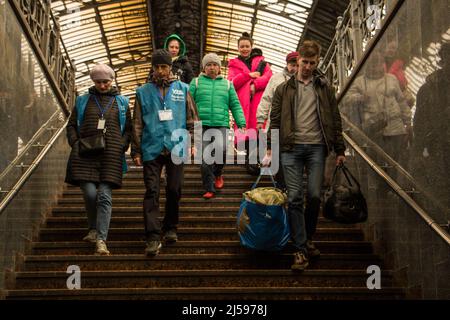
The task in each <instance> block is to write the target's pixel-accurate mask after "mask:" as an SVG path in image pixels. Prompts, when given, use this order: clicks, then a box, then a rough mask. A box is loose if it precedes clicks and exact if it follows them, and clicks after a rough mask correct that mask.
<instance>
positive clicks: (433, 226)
mask: <svg viewBox="0 0 450 320" xmlns="http://www.w3.org/2000/svg"><path fill="white" fill-rule="evenodd" d="M343 136H344V138H345V140H346V141H347V142H348V143H349V144H350V146H351V147H352V148H353V150H355V151H356V152H357V153H358V154H359V155H360V156H361V158H363V159H364V161H366V162H367V164H368V165H369V166H370V168H371V169H372V170H373V171H375V173H377V174H378V175H379V176H380V177H381V178H382V179H383V180H384V181H385V182H386V183H387V184H388V185H389V186H390V187H391V188H392V189H393V190H394V191H395V192H396V193H397V194H398V195H399V196H400V198H402V199H403V200H404V201H405V202H406V204H407V205H408V206H409V207H410V208H412V209H413V210H414V211H416V213H417V214H418V215H419V216H420V217H421V218H422V219H423V220H425V222H426V223H427V224H428V226H429V227H430V228H431V229H432V230H433V231H434V232H436V233H437V235H438V236H439V237H441V238H442V239H443V240H444V241H445V242H446V243H447V244H448V245H449V246H450V234H449V233H448V232H447V231H445V229H443V228H442V227H441V226H440V225H439V224H438V223H437V222H436V221H435V220H434V219H433V218H431V217H430V216H429V215H428V214H427V213H426V211H425V210H424V209H422V207H420V206H419V205H418V204H417V202H415V201H414V200H413V199H412V198H411V197H410V196H409V195H408V194H407V193H406V192H405V191H404V190H403V189H402V188H401V187H400V186H399V185H398V184H397V183H396V182H395V180H394V179H392V178H391V177H390V176H389V175H388V174H386V172H385V171H384V170H383V169H382V168H381V167H380V166H379V165H377V164H376V163H375V162H374V161H373V160H372V158H371V157H369V156H368V155H367V153H365V152H364V151H363V150H362V149H361V148H360V147H359V146H358V145H357V144H356V142H355V141H354V140H353V139H352V138H350V137H349V136H348V135H347V134H346V133H345V132H344V133H343Z"/></svg>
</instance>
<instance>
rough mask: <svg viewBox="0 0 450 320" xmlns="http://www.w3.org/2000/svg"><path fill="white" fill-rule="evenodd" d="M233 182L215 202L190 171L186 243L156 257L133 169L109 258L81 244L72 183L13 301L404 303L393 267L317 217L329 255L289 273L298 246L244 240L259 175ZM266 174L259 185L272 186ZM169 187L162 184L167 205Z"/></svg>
mask: <svg viewBox="0 0 450 320" xmlns="http://www.w3.org/2000/svg"><path fill="white" fill-rule="evenodd" d="M224 172H225V174H224V179H225V187H224V189H222V190H221V191H220V192H219V193H218V194H217V197H216V198H214V199H212V200H204V199H203V198H201V195H202V193H203V189H202V186H201V178H200V169H199V167H198V166H194V165H187V166H186V167H185V182H184V188H183V197H182V200H181V206H180V224H179V232H178V236H179V240H178V242H176V243H174V244H168V245H163V248H162V250H161V253H160V254H159V255H158V256H156V257H153V258H152V257H146V256H145V255H144V248H145V243H144V237H143V233H144V228H143V216H142V200H143V195H144V192H145V189H144V184H143V180H142V176H143V174H142V169H141V168H133V167H132V168H130V170H129V172H128V173H127V174H126V176H125V178H124V185H123V188H122V189H120V190H114V191H113V212H112V220H111V228H110V232H109V237H108V241H107V244H108V249H109V250H110V251H111V254H112V255H111V256H95V255H93V252H94V248H95V245H94V244H92V243H86V242H83V241H81V239H82V238H83V236H84V235H85V234H86V232H87V230H86V225H87V222H86V216H85V213H84V204H83V200H82V196H81V192H80V190H79V188H75V187H67V188H66V190H65V192H64V195H63V197H62V198H61V199H60V200H59V203H58V205H57V206H56V207H55V208H54V209H53V213H52V215H51V217H49V218H48V219H47V220H46V223H45V225H44V226H43V227H42V228H41V231H40V235H39V238H38V239H36V241H34V242H33V244H32V251H31V252H29V254H27V255H25V256H24V258H23V259H24V261H23V263H22V264H21V267H20V270H16V272H15V275H14V276H15V281H14V282H15V283H12V284H10V287H9V288H8V289H9V290H7V297H6V298H7V299H158V300H164V299H173V300H174V299H177V300H178V299H188V300H194V299H208V300H215V299H233V300H236V299H308V300H310V299H401V298H403V297H404V293H403V290H402V289H401V288H398V287H396V286H395V283H394V281H393V277H392V272H391V271H389V270H385V269H384V268H383V261H380V258H379V257H378V256H376V255H375V254H373V251H372V246H371V243H370V242H367V241H364V238H363V233H362V231H361V230H359V229H358V228H357V227H355V226H352V225H350V226H348V225H339V224H336V223H332V222H329V221H326V220H324V219H323V218H319V225H318V229H317V234H316V238H315V240H316V241H315V243H316V246H317V247H318V248H319V249H320V251H321V252H322V255H321V257H320V258H319V259H317V260H315V261H314V260H313V261H311V263H310V267H309V268H308V269H307V270H305V271H304V272H303V273H295V272H292V271H291V270H290V265H291V263H292V260H293V257H292V253H293V248H292V247H291V246H290V245H289V244H288V246H287V247H286V248H285V250H283V252H280V253H276V254H273V253H272V254H269V253H256V252H252V251H250V250H247V249H245V248H243V247H241V246H240V243H239V240H238V236H237V231H236V226H235V225H236V214H237V211H238V208H239V204H240V200H241V197H242V192H244V191H246V190H248V189H249V187H250V186H251V184H252V182H253V181H254V179H255V177H252V176H250V175H248V174H247V173H246V171H245V169H244V167H243V166H239V165H229V166H226V167H225V171H224ZM269 184H270V180H269V179H267V180H264V181H262V182H261V183H260V186H264V185H269ZM164 194H165V190H164V187H162V190H161V196H162V198H163V199H162V201H161V208H162V212H163V210H164V209H163V208H164V202H165V199H164ZM70 265H77V266H79V267H80V269H81V289H79V290H69V289H67V286H66V281H67V278H68V277H69V276H70V274H68V273H66V271H67V267H68V266H70ZM369 265H378V266H380V268H381V270H382V278H381V287H382V289H380V290H369V289H367V287H366V281H367V278H368V277H369V276H370V275H369V274H367V273H366V269H367V267H368V266H369Z"/></svg>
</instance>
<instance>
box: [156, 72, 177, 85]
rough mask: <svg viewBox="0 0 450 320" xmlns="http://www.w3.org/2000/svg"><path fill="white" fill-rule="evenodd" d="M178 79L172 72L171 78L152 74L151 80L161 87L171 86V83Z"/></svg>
mask: <svg viewBox="0 0 450 320" xmlns="http://www.w3.org/2000/svg"><path fill="white" fill-rule="evenodd" d="M174 80H176V78H174V76H173V75H172V74H170V76H169V79H164V78H159V77H156V75H155V73H153V74H152V78H151V80H150V82H152V83H154V84H156V86H158V87H160V88H165V87H170V84H171V83H172V82H173V81H174Z"/></svg>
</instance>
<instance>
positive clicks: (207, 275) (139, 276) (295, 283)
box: [15, 269, 393, 289]
mask: <svg viewBox="0 0 450 320" xmlns="http://www.w3.org/2000/svg"><path fill="white" fill-rule="evenodd" d="M68 277H69V275H68V274H67V273H66V272H53V271H39V272H17V273H16V286H15V289H66V288H67V285H66V282H67V278H68ZM367 277H368V275H367V273H366V270H364V269H362V270H326V269H323V270H305V271H304V272H302V273H299V272H293V271H291V270H290V269H286V270H257V269H256V270H251V269H248V270H246V269H243V270H227V269H223V270H222V269H219V270H129V271H124V270H117V271H104V270H103V271H82V272H81V288H83V289H89V288H112V287H114V288H124V289H126V288H175V287H185V288H189V287H192V288H196V287H237V286H241V287H250V288H254V287H273V286H276V287H318V286H321V285H323V284H326V285H327V286H328V287H336V288H339V287H362V286H364V285H365V284H366V281H367ZM381 283H382V285H383V286H384V287H386V286H387V287H390V286H392V284H393V281H392V272H390V271H385V272H384V273H382V275H381Z"/></svg>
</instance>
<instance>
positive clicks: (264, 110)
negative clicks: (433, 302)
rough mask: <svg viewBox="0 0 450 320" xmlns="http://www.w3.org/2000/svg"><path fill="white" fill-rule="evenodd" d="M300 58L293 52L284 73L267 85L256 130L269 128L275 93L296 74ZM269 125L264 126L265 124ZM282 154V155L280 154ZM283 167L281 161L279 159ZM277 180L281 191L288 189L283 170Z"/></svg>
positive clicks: (257, 117)
mask: <svg viewBox="0 0 450 320" xmlns="http://www.w3.org/2000/svg"><path fill="white" fill-rule="evenodd" d="M298 57H299V53H298V52H297V51H293V52H291V53H288V54H287V55H286V67H284V69H283V71H282V72H278V73H276V74H274V75H273V76H272V78H270V80H269V83H268V84H267V87H266V89H265V90H264V93H263V96H262V98H261V101H260V102H259V105H258V110H257V111H256V121H257V125H256V129H258V130H260V129H263V128H269V124H270V117H269V114H270V109H271V107H272V99H273V95H274V93H275V89H276V88H277V87H278V86H279V85H280V84H282V83H284V82H286V81H287V80H289V79H290V78H291V77H292V76H293V75H294V74H295V73H296V72H297V68H298ZM266 121H267V123H266V124H265V126H264V123H265V122H266ZM280 154H281V153H280ZM278 161H279V163H280V165H281V159H278ZM275 180H276V181H277V183H278V187H279V188H280V189H286V183H285V181H284V175H283V170H281V167H280V170H278V172H277V173H276V174H275Z"/></svg>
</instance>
